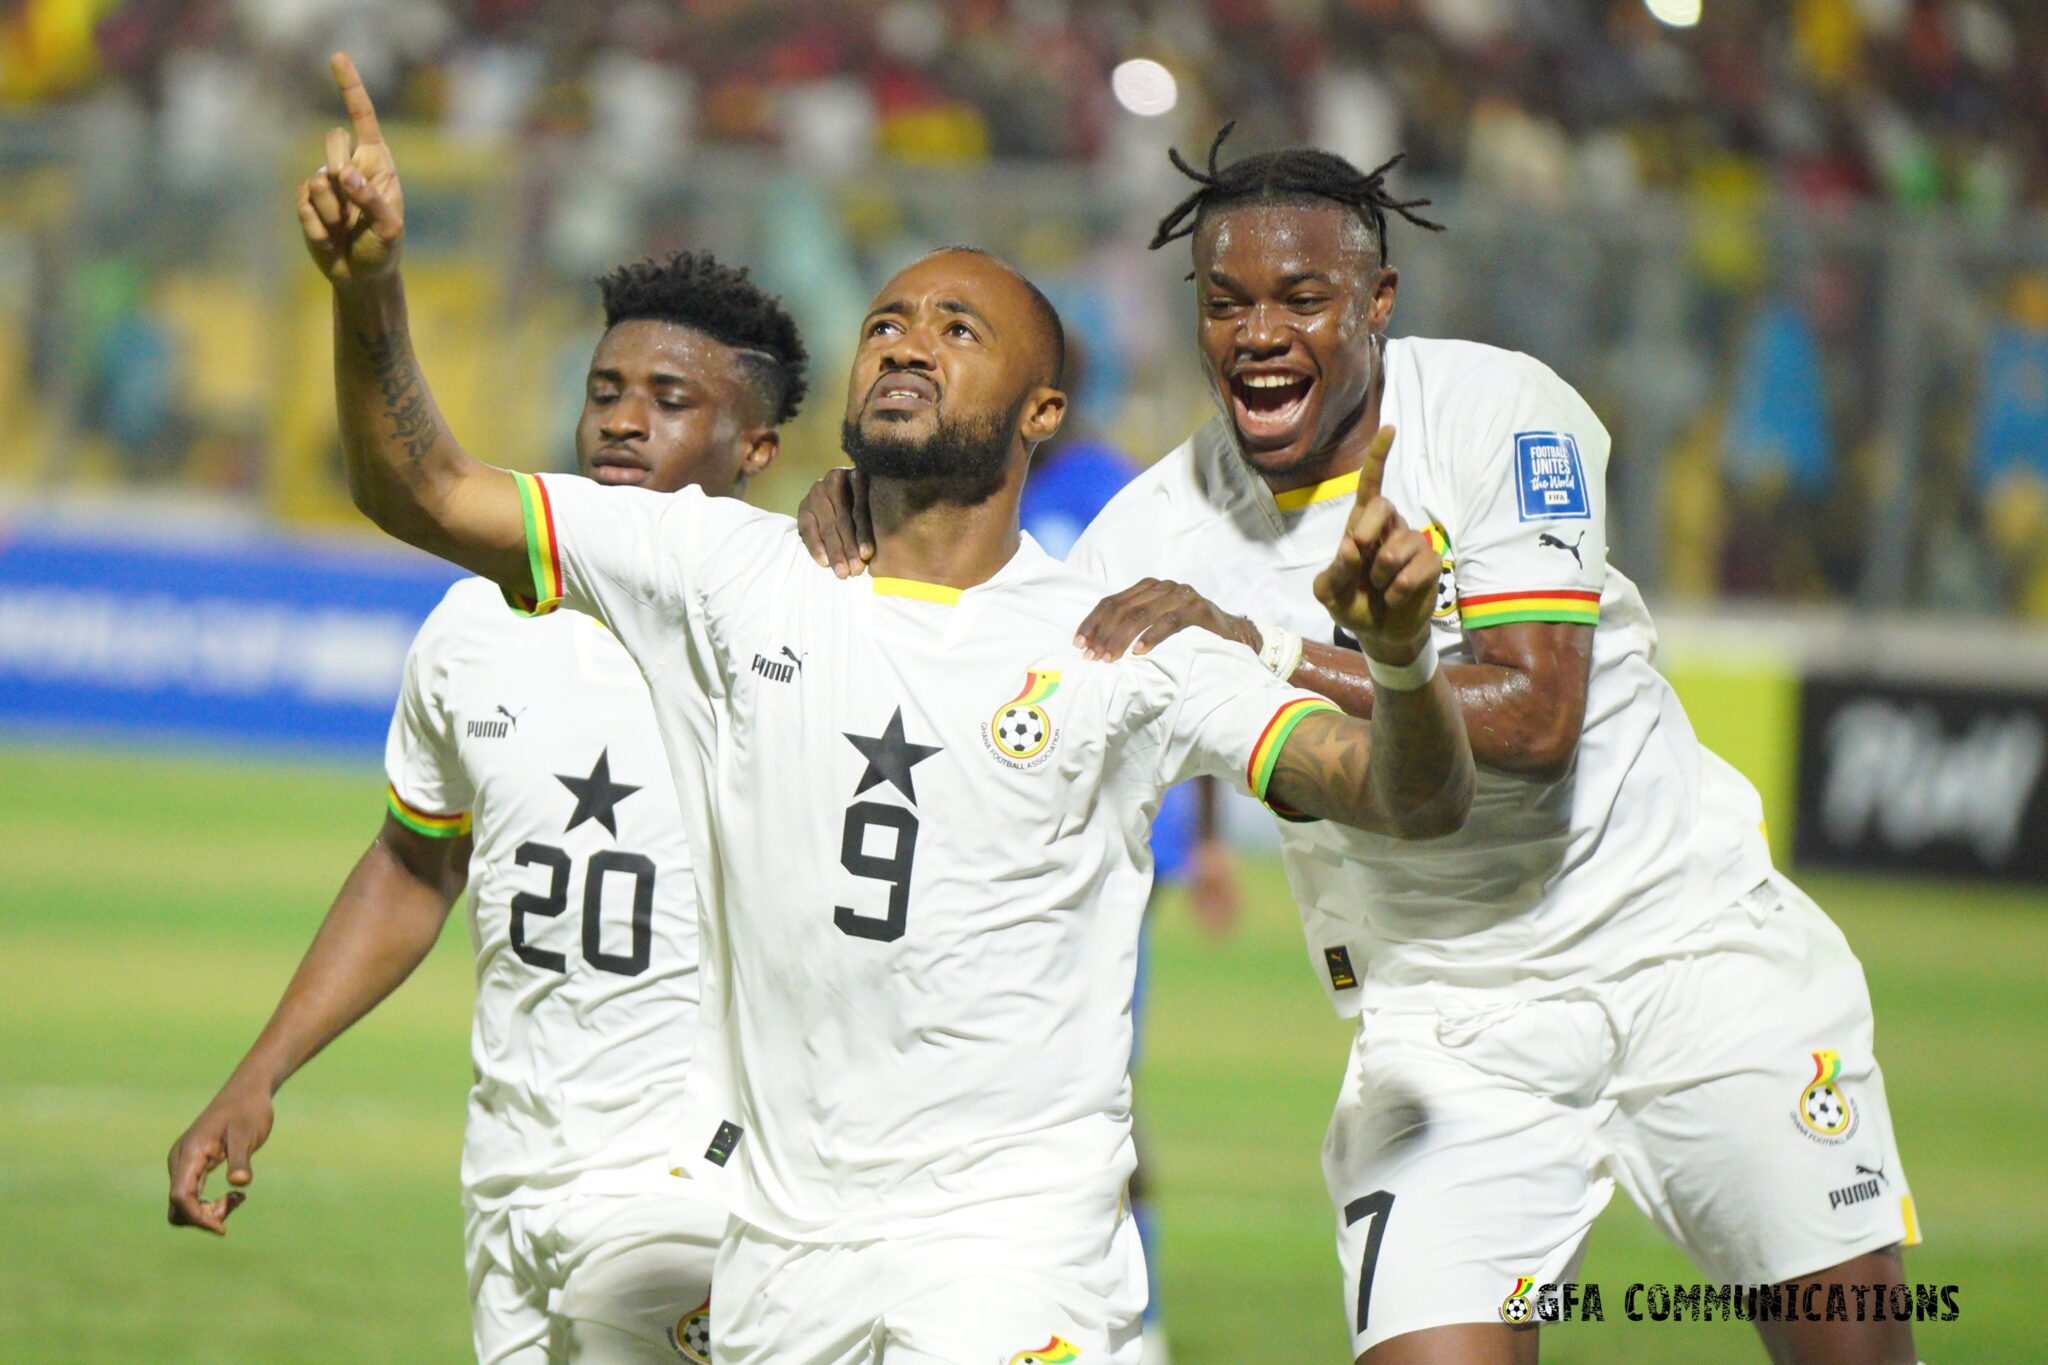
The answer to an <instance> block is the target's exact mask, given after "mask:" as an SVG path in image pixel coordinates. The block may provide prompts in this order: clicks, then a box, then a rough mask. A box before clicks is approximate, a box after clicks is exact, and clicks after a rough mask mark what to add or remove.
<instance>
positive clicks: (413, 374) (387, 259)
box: [298, 53, 533, 595]
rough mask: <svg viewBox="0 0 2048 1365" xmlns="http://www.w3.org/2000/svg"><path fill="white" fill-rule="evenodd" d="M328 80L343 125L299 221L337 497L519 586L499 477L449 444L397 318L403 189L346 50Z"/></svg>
mask: <svg viewBox="0 0 2048 1365" xmlns="http://www.w3.org/2000/svg"><path fill="white" fill-rule="evenodd" d="M334 78H335V81H336V83H337V84H338V85H339V86H340V87H341V98H342V102H343V104H344V105H345V106H346V107H347V109H348V117H349V125H350V126H349V127H348V128H346V129H342V128H335V129H333V130H331V131H330V132H329V133H328V134H327V150H326V158H325V160H324V162H323V163H322V165H321V166H320V168H319V169H318V170H316V171H314V173H313V174H312V175H310V176H308V177H307V178H306V179H305V180H304V181H302V182H301V183H300V185H299V189H298V214H299V228H300V230H301V231H302V232H303V233H304V234H305V239H306V250H307V252H308V254H310V255H311V256H312V258H313V264H314V265H316V266H318V267H319V268H320V273H321V274H323V275H324V276H326V277H327V282H328V283H329V284H330V285H332V286H333V289H334V389H335V400H336V405H337V407H338V409H339V412H340V418H341V446H342V452H343V454H344V456H345V457H346V461H347V465H348V485H349V494H350V496H351V497H353V498H354V500H355V504H356V506H357V507H359V508H361V509H362V511H363V513H364V514H365V515H366V516H368V517H369V518H370V520H372V521H374V522H376V523H377V525H379V526H381V527H382V528H384V529H385V530H386V531H389V532H390V533H391V534H392V535H394V536H397V537H398V538H399V539H400V540H403V541H407V542H409V543H411V544H413V545H417V546H419V547H420V548H421V549H423V550H427V551H429V552H430V553H433V554H437V555H440V556H441V557H442V558H444V559H448V560H452V561H453V562H455V563H457V564H460V565H462V566H463V567H464V568H466V569H470V570H472V571H474V572H476V573H480V574H482V575H484V576H485V577H487V578H490V579H493V580H495V581H496V582H498V583H500V584H502V585H504V586H505V587H506V588H508V589H510V590H512V591H513V592H515V593H519V594H521V595H531V594H532V593H533V584H532V581H531V578H532V574H531V571H530V569H529V560H528V557H527V547H526V529H525V521H524V518H523V515H522V513H521V508H520V499H519V493H518V489H517V487H516V485H515V484H514V482H513V479H512V475H511V474H509V473H508V472H506V471H505V470H502V469H495V468H493V467H491V466H490V465H487V464H484V463H483V462H482V461H479V460H476V459H474V458H472V457H471V456H470V455H469V454H468V453H467V452H466V451H464V450H463V449H462V447H461V446H460V445H458V444H456V441H455V437H454V435H453V434H452V433H451V432H450V431H449V430H448V425H447V423H446V422H444V421H443V420H442V419H441V412H440V409H438V408H437V407H435V406H434V398H433V395H432V394H431V393H430V392H429V391H428V389H427V381H426V377H425V376H424V375H422V374H421V373H420V367H419V362H418V360H417V359H416V358H415V357H414V355H413V350H412V338H411V336H410V335H409V333H408V331H407V327H406V307H405V289H404V286H403V285H402V283H401V282H400V280H399V272H398V257H399V250H400V247H401V246H402V244H403V242H404V237H405V196H404V194H403V192H402V191H401V189H400V187H399V183H398V167H397V165H396V164H395V163H394V162H393V160H392V157H391V149H390V147H389V146H387V145H386V144H385V141H384V133H383V130H382V129H381V128H379V127H378V124H377V111H376V109H375V108H374V107H373V106H372V105H371V103H370V95H369V92H368V91H366V90H365V89H363V82H362V77H360V76H359V75H357V74H356V69H355V64H354V63H353V62H351V61H350V60H349V59H348V56H347V54H345V53H336V54H335V55H334Z"/></svg>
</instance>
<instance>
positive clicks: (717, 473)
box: [576, 319, 765, 497]
mask: <svg viewBox="0 0 2048 1365" xmlns="http://www.w3.org/2000/svg"><path fill="white" fill-rule="evenodd" d="M761 406H762V403H761V400H760V397H759V396H758V394H757V393H756V392H755V390H754V387H753V386H752V385H751V384H749V383H748V382H747V378H746V373H745V362H744V361H743V360H742V359H741V358H740V356H739V354H738V353H737V352H736V351H734V350H733V348H732V347H730V346H727V345H726V344H725V343H724V342H722V341H715V340H713V339H712V338H710V337H708V336H705V335H704V334H703V333H702V332H699V331H697V330H695V329H694V328H689V327H682V326H678V325H677V324H675V323H672V322H656V321H652V320H648V319H638V320H633V321H628V322H622V323H620V324H619V325H618V326H616V327H613V328H612V329H611V330H609V331H607V332H606V333H605V334H604V337H603V338H602V339H601V340H600V341H599V342H598V343H597V353H596V354H595V355H593V356H591V358H590V373H589V375H588V376H587V377H586V378H585V380H584V385H583V415H582V416H581V417H580V418H579V419H578V420H577V423H576V462H577V465H578V467H579V468H580V469H581V470H582V471H583V473H584V474H585V475H587V476H589V477H590V478H593V479H596V480H597V481H598V482H599V483H607V484H629V485H634V486H638V487H641V488H651V489H654V490H655V491H656V492H661V493H673V492H674V491H675V490H676V489H678V488H683V487H686V486H688V485H691V484H695V485H697V486H699V487H701V488H702V489H703V490H704V491H705V492H707V493H710V494H712V495H713V496H715V497H717V496H724V495H727V494H730V493H732V492H734V491H735V490H736V489H737V488H738V486H739V483H740V480H741V477H742V476H743V475H744V474H745V473H747V472H749V471H748V470H747V468H746V460H747V456H748V452H749V450H750V449H751V448H752V442H751V441H750V440H749V439H748V433H749V431H751V430H754V429H757V428H758V427H759V426H761V425H765V423H764V422H763V421H762V420H761V416H760V412H759V409H760V408H761Z"/></svg>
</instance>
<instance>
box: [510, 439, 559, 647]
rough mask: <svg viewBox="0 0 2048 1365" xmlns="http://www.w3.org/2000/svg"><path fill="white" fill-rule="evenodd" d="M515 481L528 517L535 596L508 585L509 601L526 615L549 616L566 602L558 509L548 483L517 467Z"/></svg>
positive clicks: (528, 552)
mask: <svg viewBox="0 0 2048 1365" xmlns="http://www.w3.org/2000/svg"><path fill="white" fill-rule="evenodd" d="M512 481H513V482H514V483H515V484H517V485H518V486H519V510H520V514H521V515H522V516H524V517H525V519H526V565H527V568H528V569H529V570H530V571H531V572H532V574H533V590H534V596H532V597H524V596H521V595H520V594H519V593H516V592H513V591H511V590H510V589H507V590H506V592H505V601H506V602H507V603H508V604H509V605H510V606H511V608H512V610H514V611H516V612H519V613H521V614H522V615H526V616H545V615H547V614H548V613H549V612H551V611H553V610H554V609H555V608H556V607H558V606H560V605H561V604H562V553H561V542H560V541H559V540H558V539H557V538H556V535H555V510H554V506H553V504H551V503H550V502H549V501H548V487H547V485H546V484H545V483H542V482H541V481H540V480H539V479H536V478H535V477H533V475H531V474H521V473H520V472H518V471H517V470H514V471H513V473H512Z"/></svg>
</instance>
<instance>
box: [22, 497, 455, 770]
mask: <svg viewBox="0 0 2048 1365" xmlns="http://www.w3.org/2000/svg"><path fill="white" fill-rule="evenodd" d="M457 576H458V571H457V570H455V569H453V568H450V567H448V566H447V565H444V564H441V563H439V562H437V561H435V560H431V559H428V558H425V557H424V556H420V555H416V554H412V553H411V552H391V551H379V550H375V549H370V548H366V547H357V546H353V545H341V544H334V543H322V542H317V541H308V540H301V539H291V538H286V537H282V536H278V535H275V534H270V533H258V532H246V531H240V530H237V531H233V532H229V533H224V534H220V535H215V536H209V537H206V538H203V539H202V538H196V537H187V538H175V539H173V538H152V537H151V536H150V535H149V534H147V533H146V532H139V531H137V530H135V529H133V528H128V527H118V528H110V527H106V526H95V527H70V528H67V527H63V526H61V525H60V526H56V527H54V528H53V527H49V526H43V525H39V524H33V523H31V522H29V521H28V520H27V519H15V520H12V521H10V522H8V523H6V524H4V525H0V727H5V728H8V729H28V728H36V729H49V728H57V729H63V730H68V731H72V732H99V733H104V734H105V735H106V736H107V737H108V738H120V737H144V736H151V737H163V738H179V739H187V740H200V741H216V740H218V741H226V742H230V743H237V744H257V745H281V746H288V747H294V748H299V747H311V748H315V749H324V750H329V751H335V752H340V753H346V754H351V755H358V756H367V755H372V754H376V753H380V752H381V751H382V745H383V742H384V733H385V728H386V726H387V725H388V723H389V721H390V717H391V705H392V701H393V699H394V698H395V697H396V696H397V694H398V680H399V674H400V672H401V670H402V668H403V666H404V662H405V652H406V648H407V646H408V645H409V644H410V643H411V641H412V637H413V633H414V632H415V631H416V630H417V629H418V628H419V624H420V622H421V621H423V620H425V619H426V615H427V613H428V612H429V611H431V610H432V609H433V607H434V604H435V603H436V602H438V601H439V600H440V597H441V594H442V593H443V592H444V591H445V590H446V589H447V586H448V584H449V583H450V582H452V581H453V580H454V579H455V578H456V577H457Z"/></svg>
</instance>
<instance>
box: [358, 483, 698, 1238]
mask: <svg viewBox="0 0 2048 1365" xmlns="http://www.w3.org/2000/svg"><path fill="white" fill-rule="evenodd" d="M593 486H594V485H593ZM688 704H689V703H688V701H687V700H686V699H677V700H675V701H674V702H673V703H672V709H674V708H675V707H682V706H687V705H688ZM697 705H698V708H699V710H700V711H701V710H702V709H703V703H702V702H701V701H700V702H698V703H697ZM385 771H386V776H387V777H388V778H389V779H390V790H389V793H388V797H389V801H390V806H391V810H392V813H393V814H394V815H396V816H397V818H398V819H400V820H401V821H403V822H404V823H406V824H407V825H409V826H411V827H412V828H414V829H416V830H419V831H420V832H422V833H426V834H432V835H449V836H452V835H455V834H459V833H462V832H463V831H465V830H471V829H472V827H473V832H474V835H475V849H474V852H473V853H472V854H471V856H470V861H469V932H470V942H471V944H472V946H473V947H474V948H475V950H476V1017H475V1023H474V1027H473V1029H472V1035H471V1053H472V1056H473V1059H474V1061H475V1066H476V1084H475V1086H474V1087H473V1088H472V1089H471V1091H470V1096H469V1124H468V1128H467V1131H466V1133H465V1136H464V1143H463V1155H462V1180H463V1187H464V1189H465V1191H466V1192H467V1194H468V1196H469V1198H470V1200H471V1201H472V1202H473V1203H474V1204H476V1205H477V1206H478V1207H480V1208H484V1209H489V1208H492V1207H498V1206H503V1205H506V1204H522V1203H532V1202H537V1201H539V1200H541V1199H545V1198H552V1197H554V1196H557V1195H560V1194H564V1193H593V1194H594V1193H627V1192H634V1191H641V1190H650V1189H652V1190H661V1189H671V1190H672V1189H673V1188H674V1186H675V1185H676V1181H675V1178H674V1177H673V1176H672V1175H670V1174H669V1170H670V1167H671V1166H672V1165H673V1163H672V1161H671V1160H670V1159H669V1157H670V1153H671V1151H672V1150H673V1147H674V1144H675V1138H676V1133H677V1131H678V1130H679V1128H680V1126H681V1123H682V1107H683V1102H684V1101H683V1088H684V1082H685V1079H686V1078H687V1076H688V1073H689V1067H690V1054H691V1051H692V1049H693V1048H694V1046H695V1043H696V1036H697V1034H696V1027H697V991H698V974H697V900H696V891H695V887H694V886H693V884H692V878H691V870H690V859H689V856H688V851H687V844H686V841H685V838H684V834H683V823H682V819H681V817H680V816H679V815H678V814H677V811H676V787H675V783H674V781H673V780H672V779H671V777H670V774H669V767H668V759H667V756H666V754H665V752H664V750H663V748H662V745H661V742H660V739H659V736H658V735H657V734H656V731H655V721H654V709H653V706H652V705H651V703H650V702H649V701H648V697H647V684H646V683H645V681H643V680H642V678H641V676H640V672H639V670H638V669H637V668H635V667H634V664H633V660H632V659H631V658H630V657H628V655H627V653H626V651H625V649H624V648H623V647H622V646H621V645H620V644H619V642H618V639H617V638H616V637H615V636H613V635H612V634H611V633H610V632H609V631H607V630H605V629H604V627H602V626H600V625H599V624H597V623H596V622H595V621H593V620H591V619H590V618H589V617H587V616H577V615H574V614H569V613H564V614H562V615H559V616H554V617H548V618H544V619H534V618H531V617H527V616H523V615H520V614H518V613H516V612H514V611H513V610H512V609H511V608H510V607H508V606H507V605H506V603H505V599H504V598H503V597H502V596H501V595H500V593H499V591H498V589H497V588H496V587H495V586H493V585H492V584H490V583H487V582H485V581H484V580H482V579H477V578H471V579H464V580H463V581H462V582H459V583H457V584H456V585H455V586H454V587H452V588H450V589H449V590H448V595H447V596H446V597H445V598H443V599H442V601H441V604H440V605H439V606H438V607H436V608H435V609H434V612H433V614H432V615H431V616H429V617H428V618H427V621H426V624H425V625H423V626H422V627H421V628H420V633H419V636H418V638H417V639H415V640H414V641H413V646H412V652H411V654H410V656H409V657H408V658H407V660H406V667H405V677H404V682H403V683H402V685H401V688H400V692H399V700H398V709H397V713H396V714H395V715H394V716H393V717H392V720H391V735H390V739H389V741H388V742H387V744H386V748H385Z"/></svg>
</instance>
